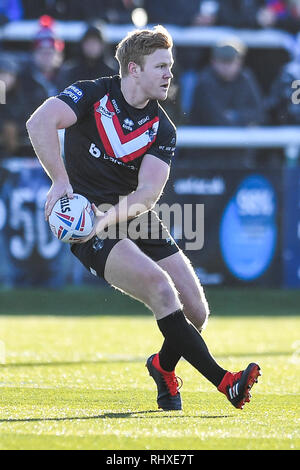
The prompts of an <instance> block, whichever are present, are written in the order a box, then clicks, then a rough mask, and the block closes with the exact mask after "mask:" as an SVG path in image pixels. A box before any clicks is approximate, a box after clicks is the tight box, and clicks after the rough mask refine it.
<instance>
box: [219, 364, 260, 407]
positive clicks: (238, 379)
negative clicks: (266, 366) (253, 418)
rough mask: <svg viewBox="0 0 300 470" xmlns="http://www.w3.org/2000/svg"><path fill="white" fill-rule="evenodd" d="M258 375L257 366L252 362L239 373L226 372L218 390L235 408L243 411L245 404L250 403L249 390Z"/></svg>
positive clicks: (258, 369) (258, 368)
mask: <svg viewBox="0 0 300 470" xmlns="http://www.w3.org/2000/svg"><path fill="white" fill-rule="evenodd" d="M260 375H261V372H260V367H259V365H258V364H255V363H254V362H252V363H251V364H249V365H248V367H247V368H246V369H245V370H242V371H240V372H226V374H225V375H224V377H223V379H222V381H221V383H220V385H219V386H218V390H219V392H222V393H224V395H226V397H227V398H228V400H229V401H230V403H231V404H232V405H233V406H235V408H240V409H243V408H244V405H245V403H248V402H249V401H250V398H251V394H250V390H251V388H252V387H253V385H254V383H257V379H258V377H259V376H260Z"/></svg>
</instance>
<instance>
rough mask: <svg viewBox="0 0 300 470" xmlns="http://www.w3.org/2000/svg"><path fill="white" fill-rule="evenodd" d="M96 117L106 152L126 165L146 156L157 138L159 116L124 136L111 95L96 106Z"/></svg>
mask: <svg viewBox="0 0 300 470" xmlns="http://www.w3.org/2000/svg"><path fill="white" fill-rule="evenodd" d="M94 116H95V121H96V125H97V129H98V132H99V136H100V139H101V141H102V143H103V146H104V148H105V152H106V153H107V155H109V156H111V157H115V158H118V159H119V160H121V161H123V162H125V163H126V162H130V161H132V160H134V159H136V158H138V157H140V156H142V155H144V154H145V153H146V151H147V150H148V148H149V147H150V146H151V145H152V144H153V142H154V141H155V139H156V137H157V131H158V126H159V118H158V116H156V117H155V118H154V119H152V120H151V121H147V122H146V123H145V124H144V125H143V126H141V127H139V128H138V129H136V130H134V131H132V132H129V133H128V134H124V132H123V129H122V127H121V124H120V122H119V119H118V116H117V115H116V113H115V110H114V107H113V105H112V103H111V101H110V99H109V94H106V95H105V96H104V97H103V98H102V99H101V100H100V101H98V102H97V103H95V104H94Z"/></svg>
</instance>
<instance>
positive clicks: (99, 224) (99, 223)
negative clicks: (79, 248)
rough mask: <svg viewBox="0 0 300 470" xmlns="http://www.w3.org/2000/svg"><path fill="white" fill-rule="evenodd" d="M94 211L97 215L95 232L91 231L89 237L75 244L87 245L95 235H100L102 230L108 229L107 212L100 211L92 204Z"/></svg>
mask: <svg viewBox="0 0 300 470" xmlns="http://www.w3.org/2000/svg"><path fill="white" fill-rule="evenodd" d="M92 209H93V211H94V214H95V219H94V226H93V230H92V231H91V233H90V234H89V235H87V236H86V237H84V238H81V239H80V240H78V241H77V242H74V243H86V242H88V241H89V240H91V238H93V237H94V236H95V235H97V234H98V233H100V232H102V230H104V229H105V227H106V221H105V215H106V214H105V212H101V211H99V209H98V207H97V206H96V205H95V204H94V203H93V204H92Z"/></svg>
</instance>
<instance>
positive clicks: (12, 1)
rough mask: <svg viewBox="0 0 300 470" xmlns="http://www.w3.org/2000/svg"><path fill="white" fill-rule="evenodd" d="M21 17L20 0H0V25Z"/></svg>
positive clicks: (21, 7)
mask: <svg viewBox="0 0 300 470" xmlns="http://www.w3.org/2000/svg"><path fill="white" fill-rule="evenodd" d="M22 18H23V6H22V0H1V2H0V25H1V24H4V23H7V21H17V20H21V19H22Z"/></svg>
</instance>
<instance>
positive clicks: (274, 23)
mask: <svg viewBox="0 0 300 470" xmlns="http://www.w3.org/2000/svg"><path fill="white" fill-rule="evenodd" d="M257 20H258V23H259V25H260V26H261V27H263V28H277V29H283V30H286V31H288V32H290V33H292V34H296V33H298V32H299V30H300V1H299V0H266V1H265V6H264V7H263V8H261V10H260V11H259V13H258V18H257Z"/></svg>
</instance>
